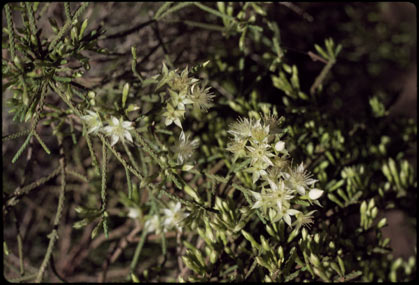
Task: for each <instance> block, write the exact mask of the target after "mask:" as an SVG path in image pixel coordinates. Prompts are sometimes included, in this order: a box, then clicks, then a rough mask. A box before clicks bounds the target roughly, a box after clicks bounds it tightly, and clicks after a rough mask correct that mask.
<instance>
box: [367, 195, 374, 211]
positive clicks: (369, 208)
mask: <svg viewBox="0 0 419 285" xmlns="http://www.w3.org/2000/svg"><path fill="white" fill-rule="evenodd" d="M374 206H375V201H374V198H372V199H371V200H370V202H369V203H368V211H371V209H372V208H373V207H374Z"/></svg>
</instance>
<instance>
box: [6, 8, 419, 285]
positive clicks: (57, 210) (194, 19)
mask: <svg viewBox="0 0 419 285" xmlns="http://www.w3.org/2000/svg"><path fill="white" fill-rule="evenodd" d="M285 3H286V4H285ZM103 5H109V7H110V8H112V9H114V10H113V12H112V13H114V12H116V11H118V9H122V10H121V11H120V12H121V13H125V12H126V13H128V14H129V13H134V12H135V13H137V14H136V18H138V19H140V20H141V21H140V23H138V24H136V25H133V23H131V22H129V23H128V26H126V23H125V22H124V25H120V27H118V25H113V24H112V21H113V20H112V19H110V18H109V15H105V16H103V15H102V16H103V17H102V20H103V21H102V22H103V23H106V24H103V26H102V24H100V23H101V21H99V20H98V19H100V18H101V13H102V12H101V11H102V10H103ZM307 5H308V6H307V9H308V8H309V7H310V6H309V4H307ZM357 5H359V4H353V5H352V4H345V5H342V6H343V7H344V8H342V9H343V11H340V12H336V11H335V12H336V13H346V14H345V15H346V16H348V15H349V17H352V18H351V19H352V20H351V21H347V22H345V24H340V25H338V27H336V29H337V30H339V29H343V30H346V31H349V34H346V36H347V37H346V38H342V36H341V35H340V36H336V35H333V33H335V31H334V30H333V31H331V32H330V34H327V33H326V32H325V31H322V33H320V34H321V37H319V38H316V39H313V38H312V37H311V36H307V37H306V36H305V33H306V34H307V35H308V34H309V33H310V31H307V30H306V29H308V27H309V28H312V27H311V26H312V25H303V26H302V28H301V30H300V31H298V30H296V29H295V27H294V25H295V23H296V22H295V21H296V20H295V18H296V17H297V19H298V21H297V23H298V24H302V23H306V22H310V21H315V23H316V25H318V26H322V25H323V24H324V23H322V22H321V21H319V20H315V19H314V20H313V17H312V16H311V15H309V14H308V13H306V12H304V11H303V10H301V8H299V7H297V6H295V5H294V4H290V3H288V2H284V3H279V4H278V3H256V2H254V3H253V2H245V3H241V2H237V3H233V2H217V3H200V2H177V3H171V2H164V3H141V4H139V3H120V4H118V3H107V4H104V3H90V4H89V3H67V2H66V3H56V4H52V3H38V2H35V3H29V2H25V3H23V2H22V3H9V4H6V5H5V6H4V9H3V11H4V15H5V23H4V27H3V32H4V33H3V39H2V40H3V41H2V45H3V60H2V74H3V82H2V87H3V94H4V95H3V102H4V103H5V105H6V106H7V110H8V114H7V115H5V114H3V118H5V117H6V118H7V119H8V122H7V123H8V124H9V125H8V126H7V127H6V128H5V127H4V129H7V131H8V132H6V134H4V133H3V144H4V148H3V167H4V172H3V189H4V191H3V201H4V205H3V220H4V224H5V232H4V237H5V238H4V243H3V246H4V261H5V265H6V266H5V271H4V274H5V276H6V278H7V279H8V280H10V281H25V280H30V281H37V282H41V281H52V282H53V281H57V280H61V281H69V282H74V281H78V282H89V281H133V282H140V281H141V282H142V281H152V282H157V281H172V282H173V281H200V282H206V281H220V282H221V281H268V282H270V281H273V282H283V281H325V282H330V281H333V282H346V281H352V280H355V281H364V282H365V281H367V282H368V281H388V280H390V281H408V280H413V279H414V278H415V277H416V257H415V255H414V254H413V253H412V256H411V257H410V258H409V259H407V260H403V259H401V258H397V259H395V258H394V257H393V255H392V253H391V248H390V246H389V245H390V240H389V239H388V238H384V237H383V233H382V228H383V227H386V226H387V220H386V218H385V217H383V215H382V214H381V213H383V212H385V211H386V210H389V209H400V210H403V211H406V212H407V213H408V214H409V215H411V217H412V224H413V226H416V220H415V218H414V217H415V215H416V212H415V211H416V210H414V212H412V209H416V208H415V203H416V191H415V190H416V187H417V181H416V173H415V171H414V168H413V166H412V165H411V163H409V162H408V159H409V151H410V150H411V148H412V146H413V145H414V144H415V142H416V136H417V125H416V121H415V120H413V119H410V118H405V117H396V118H394V117H393V118H391V117H390V116H389V108H390V107H391V105H392V104H393V103H394V101H395V100H394V97H395V96H394V95H393V94H392V92H391V90H387V89H386V86H384V85H383V84H382V82H380V83H377V80H376V81H374V83H373V84H371V86H372V87H371V88H374V89H373V90H372V91H371V92H370V93H368V94H369V95H368V96H365V98H363V99H362V100H361V102H358V101H354V102H352V101H350V100H351V98H353V97H354V96H355V95H356V92H358V91H359V90H358V89H354V90H352V89H351V88H348V85H345V82H346V79H347V78H350V82H351V83H352V82H354V80H355V81H356V80H358V79H359V80H360V82H361V83H362V82H363V80H364V78H358V76H356V75H357V74H355V73H354V74H352V75H350V74H348V68H350V66H351V63H352V62H356V64H358V65H362V64H365V65H368V66H369V65H371V64H372V65H374V66H375V67H365V68H366V70H367V71H369V72H370V73H371V72H372V73H371V74H372V75H374V76H377V78H378V74H379V73H380V72H379V71H377V70H381V69H385V67H386V64H387V62H386V63H385V64H383V65H380V64H379V62H380V61H378V60H377V57H378V58H380V56H382V57H385V58H387V59H388V60H389V61H394V62H396V63H400V64H401V65H403V63H404V62H405V61H408V54H407V53H398V54H397V56H396V57H394V58H393V57H392V56H391V52H388V50H391V49H393V48H395V46H396V48H395V49H398V48H401V47H398V46H397V45H392V44H391V43H390V42H389V41H386V37H387V36H388V34H387V33H386V32H385V33H384V32H383V34H384V36H383V38H381V39H380V40H383V41H385V43H384V44H383V46H386V50H385V51H384V50H381V49H380V50H379V51H377V53H378V55H375V56H376V57H375V58H374V57H373V58H369V59H367V61H366V62H362V61H361V59H360V57H361V55H360V52H359V50H358V51H357V49H361V47H365V46H368V45H370V44H371V42H370V39H369V38H368V34H369V33H366V32H365V31H364V30H362V23H363V22H362V21H363V20H362V18H363V17H367V16H365V15H366V14H357V13H356V12H354V11H358V12H359V11H360V10H359V9H358V8H359V7H358V6H357ZM371 5H372V4H371ZM109 7H108V8H109ZM375 7H378V6H375ZM54 9H55V10H54ZM278 9H279V10H280V13H283V14H284V15H285V17H286V18H284V19H286V20H289V23H290V25H288V24H287V22H283V21H277V20H276V18H275V17H276V15H275V12H276V11H277V10H278ZM374 9H375V8H374V7H373V6H369V7H368V11H366V12H364V13H372V15H375V18H374V19H375V20H374V23H377V25H381V22H379V20H377V19H376V18H377V17H378V16H377V12H376V11H375V10H374ZM105 10H106V9H105ZM51 11H53V12H54V11H55V14H54V13H51ZM371 11H372V12H371ZM325 13H326V12H324V11H323V13H320V14H319V16H318V18H319V19H322V17H325ZM57 14H59V15H60V16H57ZM368 15H369V14H368ZM147 17H149V18H147ZM293 17H294V18H293ZM356 17H358V18H356ZM370 17H372V16H370ZM122 18H129V15H128V16H127V15H125V17H122V15H121V16H120V19H119V20H121V19H122ZM359 18H361V19H359ZM144 19H148V20H144ZM292 19H293V20H292ZM368 19H369V18H368ZM47 20H48V21H47ZM105 20H106V21H105ZM108 29H109V30H110V31H109V30H108ZM313 29H314V28H313ZM318 29H320V28H318ZM325 29H326V31H327V29H328V28H325ZM379 29H380V28H379ZM106 30H108V31H106ZM364 32H365V33H366V35H364V34H363V33H364ZM135 33H136V37H134V36H133V35H135ZM284 35H285V36H284ZM290 35H294V36H293V37H294V38H295V39H293V40H290V41H285V43H284V39H283V38H284V37H285V39H287V38H288V37H290ZM398 35H399V39H400V41H401V42H403V43H405V40H402V39H405V38H406V37H405V32H404V31H399V32H398ZM335 36H336V37H335ZM378 36H379V35H378ZM355 37H357V38H359V39H358V42H361V44H359V46H361V47H359V46H356V45H351V39H354V38H355ZM122 39H125V40H122ZM400 41H399V42H398V43H401V42H400ZM290 44H291V45H292V46H293V47H291V46H290ZM301 46H303V48H301ZM383 49H384V48H383ZM185 50H186V52H185ZM302 50H305V51H306V50H310V51H308V52H305V51H304V52H302ZM345 50H346V51H345ZM348 51H350V52H348ZM293 53H294V54H293ZM296 54H297V55H299V58H296ZM301 58H303V59H301ZM304 60H305V61H306V62H308V64H307V66H306V65H305V64H304ZM313 67H314V68H313ZM358 75H359V74H358ZM361 83H360V85H361V86H362V84H361ZM380 84H381V85H380ZM360 85H357V86H360ZM345 90H347V91H345ZM351 108H354V109H355V110H357V111H358V112H356V113H355V112H346V110H347V109H351ZM9 119H10V120H9ZM11 120H12V121H11ZM10 130H13V131H12V132H10ZM5 149H6V151H5ZM25 152H26V153H27V154H26V157H25V156H24V153H25ZM56 177H59V179H55V178H56ZM28 181H32V182H28ZM315 185H316V186H315ZM51 221H52V222H53V224H52V225H51ZM34 224H35V225H36V227H34V226H33V225H34ZM415 251H416V248H415ZM76 272H81V274H80V275H79V276H75V275H77V274H76ZM89 276H95V278H94V279H89Z"/></svg>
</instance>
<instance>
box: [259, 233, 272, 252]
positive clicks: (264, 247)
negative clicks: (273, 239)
mask: <svg viewBox="0 0 419 285" xmlns="http://www.w3.org/2000/svg"><path fill="white" fill-rule="evenodd" d="M260 242H261V244H262V248H263V249H264V250H265V251H270V250H271V247H270V246H269V243H268V241H267V240H266V239H265V237H264V236H263V235H260Z"/></svg>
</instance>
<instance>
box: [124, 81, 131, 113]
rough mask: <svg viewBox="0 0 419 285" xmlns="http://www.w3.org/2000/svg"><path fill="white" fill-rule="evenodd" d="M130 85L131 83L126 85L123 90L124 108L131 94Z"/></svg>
mask: <svg viewBox="0 0 419 285" xmlns="http://www.w3.org/2000/svg"><path fill="white" fill-rule="evenodd" d="M129 89H130V85H129V83H128V82H127V83H125V84H124V88H123V89H122V108H123V109H124V108H125V104H126V102H127V98H128V94H129Z"/></svg>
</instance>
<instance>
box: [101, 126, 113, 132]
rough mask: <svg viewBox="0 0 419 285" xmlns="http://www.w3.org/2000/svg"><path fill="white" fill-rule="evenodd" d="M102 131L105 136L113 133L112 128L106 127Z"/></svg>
mask: <svg viewBox="0 0 419 285" xmlns="http://www.w3.org/2000/svg"><path fill="white" fill-rule="evenodd" d="M103 131H104V132H105V133H107V134H111V133H113V127H111V126H106V127H104V128H103Z"/></svg>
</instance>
